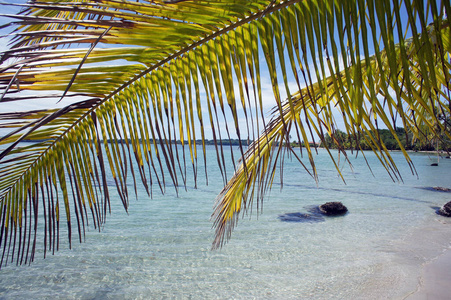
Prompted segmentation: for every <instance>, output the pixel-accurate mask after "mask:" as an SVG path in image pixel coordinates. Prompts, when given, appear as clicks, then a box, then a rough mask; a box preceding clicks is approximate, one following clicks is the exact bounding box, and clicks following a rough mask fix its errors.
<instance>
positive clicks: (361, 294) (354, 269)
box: [0, 148, 451, 299]
mask: <svg viewBox="0 0 451 300" xmlns="http://www.w3.org/2000/svg"><path fill="white" fill-rule="evenodd" d="M212 150H213V148H210V149H209V153H208V155H211V154H212V153H211V152H212ZM366 156H367V158H368V160H369V163H370V165H371V167H372V171H373V173H374V176H373V175H372V174H371V172H370V171H369V169H368V167H367V166H366V163H365V161H364V160H363V158H362V156H361V155H359V157H357V158H355V157H351V158H350V160H351V162H352V164H353V167H354V172H352V171H351V170H350V169H349V167H347V166H346V165H344V164H343V174H344V176H345V179H346V185H345V184H344V183H343V182H342V181H341V179H340V178H339V177H338V176H337V172H336V170H335V169H334V166H333V165H332V163H331V162H330V160H329V159H328V157H327V154H326V153H325V152H324V151H321V150H320V152H319V155H318V156H316V162H317V166H318V171H319V183H318V185H317V184H316V183H315V182H314V180H313V179H312V178H311V177H309V175H307V174H306V172H305V171H304V170H303V168H302V166H300V165H299V164H298V163H296V162H294V161H293V162H290V161H286V164H285V173H284V185H283V190H282V191H280V184H279V183H275V184H274V185H273V189H272V191H271V193H270V194H269V195H268V196H267V197H266V200H265V201H264V207H263V212H262V213H261V214H259V215H257V213H256V211H255V210H254V212H253V213H252V214H251V215H248V216H244V218H241V219H240V221H239V223H238V226H237V227H236V229H235V231H234V233H233V235H232V239H231V240H230V241H229V242H228V243H227V244H226V245H225V246H224V247H223V248H222V249H221V250H218V251H211V250H210V246H211V242H212V241H213V233H214V230H213V229H212V228H211V225H212V223H211V221H210V220H209V218H210V215H211V212H212V207H213V204H214V200H215V197H216V195H217V194H218V193H219V192H220V190H221V187H222V180H221V178H220V173H219V171H218V170H217V168H216V166H215V165H214V163H215V162H216V160H215V159H211V160H210V162H212V163H213V164H212V166H211V167H209V169H208V170H209V185H208V186H205V184H204V183H205V182H204V177H202V175H199V178H200V179H199V182H198V189H194V188H193V187H192V186H193V185H192V184H191V187H188V191H187V192H185V191H184V190H183V189H181V191H180V193H179V196H178V197H177V195H176V193H175V192H174V191H173V190H172V189H170V188H168V191H167V193H166V195H164V196H160V195H159V194H158V193H157V192H156V191H157V188H156V187H154V189H155V192H154V197H153V199H148V197H147V196H146V194H145V192H144V191H143V190H139V191H138V193H139V195H138V200H134V199H131V205H130V209H129V213H128V215H127V214H126V213H125V212H124V211H123V208H122V207H121V204H120V201H119V199H118V198H117V199H113V201H112V204H113V207H112V210H113V212H112V215H110V216H108V219H107V223H106V225H105V227H104V228H103V230H102V232H100V233H99V232H97V231H95V230H94V229H91V230H90V231H88V232H87V234H86V242H85V243H83V244H78V243H77V242H74V243H73V249H72V250H69V249H68V246H67V243H66V240H65V237H66V236H65V235H64V234H62V235H61V237H62V239H61V240H62V243H61V245H60V251H59V252H58V253H57V254H56V255H54V256H52V255H50V256H48V257H47V258H46V259H45V260H44V259H43V258H42V256H43V255H42V251H41V250H40V249H39V252H38V253H37V254H36V260H35V262H33V263H32V264H31V266H20V267H16V266H15V265H8V266H7V267H5V268H4V269H2V270H1V271H0V298H2V299H39V298H41V299H350V298H354V299H356V298H357V299H358V298H360V299H381V298H384V297H385V298H391V299H397V298H399V299H402V298H403V297H404V296H405V295H406V294H408V293H409V292H410V291H411V289H414V288H415V284H416V281H417V278H416V276H417V275H418V274H417V273H418V270H419V267H420V266H421V264H423V263H424V262H426V261H428V260H430V259H432V258H433V257H435V256H436V255H437V254H438V253H439V252H441V251H443V250H444V249H446V248H448V247H449V246H450V244H449V241H450V239H448V240H447V241H445V242H440V241H439V238H441V237H443V236H446V237H449V236H450V235H451V234H450V233H451V224H450V223H449V222H448V221H447V220H446V218H444V217H441V216H438V215H436V214H435V210H434V209H433V208H432V207H437V206H441V205H443V204H444V203H446V202H448V201H450V200H451V193H444V192H437V191H433V190H430V189H425V188H427V187H433V186H443V187H448V188H451V160H450V159H442V160H441V161H440V164H439V166H438V167H431V166H430V164H431V162H434V161H435V160H436V159H435V157H434V156H429V155H426V154H418V153H412V154H411V158H412V159H413V161H414V163H415V167H416V169H417V171H418V173H419V178H417V177H416V176H413V175H411V173H410V169H409V168H408V166H407V164H406V163H405V161H404V159H403V156H402V154H400V153H396V152H395V153H393V157H394V158H395V161H396V162H397V165H398V167H399V168H400V170H401V173H402V175H403V179H404V182H403V183H394V182H392V181H391V179H390V178H389V176H388V175H387V173H386V172H385V170H384V169H383V168H382V167H381V166H380V165H379V164H378V162H377V161H376V158H375V156H374V155H373V154H371V153H366ZM199 169H200V170H201V168H199ZM277 178H278V177H277ZM277 181H278V180H277V179H276V182H277ZM130 188H131V191H132V187H130ZM327 201H341V202H343V203H344V204H345V205H346V206H347V207H348V209H349V213H348V214H347V215H345V216H343V217H338V218H325V219H324V220H321V221H320V222H298V223H296V222H282V221H281V220H280V219H279V218H278V217H279V216H280V215H282V214H285V213H296V212H303V213H305V212H307V211H308V209H309V207H310V206H312V205H319V204H322V203H324V202H327ZM428 230H430V231H428ZM426 231H427V234H425V232H426Z"/></svg>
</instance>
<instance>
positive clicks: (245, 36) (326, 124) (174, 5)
mask: <svg viewBox="0 0 451 300" xmlns="http://www.w3.org/2000/svg"><path fill="white" fill-rule="evenodd" d="M22 6H23V8H24V10H23V12H22V13H21V14H18V15H11V16H9V17H11V18H13V22H12V24H11V26H13V27H14V26H16V27H17V30H16V32H14V34H13V39H12V43H11V48H10V49H9V50H7V51H5V52H4V53H3V55H2V57H1V62H2V65H1V66H0V94H1V100H0V102H5V103H12V102H13V101H17V100H24V99H27V100H29V101H39V99H41V98H45V97H47V98H48V97H54V98H55V102H56V101H59V100H61V101H65V102H66V103H67V102H69V103H70V104H68V105H67V106H66V107H65V108H63V109H59V110H39V111H33V112H24V113H2V114H0V128H9V129H10V130H11V131H10V132H9V133H8V134H6V135H5V136H4V137H3V138H0V144H2V145H4V147H5V149H4V150H3V151H2V152H1V153H0V173H1V175H2V176H0V201H1V204H2V206H1V209H0V218H1V224H2V227H1V232H0V236H1V237H0V243H1V244H0V247H1V248H2V249H3V253H4V255H3V257H2V262H1V263H0V265H1V264H4V263H6V259H9V260H11V261H13V262H16V263H23V262H27V261H28V260H30V261H31V260H33V258H34V250H35V247H36V240H37V235H38V233H42V235H43V236H44V242H43V245H44V250H45V251H47V250H49V251H50V250H52V251H54V250H56V249H57V247H58V241H59V239H58V234H59V226H60V221H61V222H66V223H67V224H68V233H69V240H71V238H72V227H73V226H74V225H73V223H76V224H77V226H76V228H77V231H78V237H79V239H80V241H81V240H82V238H83V233H84V230H85V227H86V226H88V225H89V224H91V223H92V224H93V226H94V227H96V228H100V225H101V224H102V223H103V222H104V220H105V216H106V213H107V212H108V211H109V200H110V191H109V189H108V184H107V177H110V176H111V178H112V179H113V181H114V185H115V186H116V189H117V192H118V195H119V198H120V199H121V201H122V202H123V205H124V207H125V208H127V207H128V201H129V197H130V192H129V191H128V188H127V186H128V183H127V182H128V181H134V186H135V189H136V181H138V180H140V181H141V182H142V184H143V186H144V188H145V189H146V190H147V192H148V193H149V195H150V194H152V192H153V186H154V185H156V186H158V189H160V190H161V191H162V192H164V191H165V186H166V185H167V183H166V181H167V179H168V178H169V180H170V181H171V182H172V183H173V184H174V186H175V188H176V189H178V188H179V187H180V186H184V185H186V178H187V176H189V175H188V174H187V171H186V170H187V165H190V168H192V169H193V174H194V177H195V179H196V178H197V175H198V173H199V171H198V170H197V160H198V156H199V154H198V152H203V153H204V154H205V139H206V133H207V132H209V133H210V135H211V136H212V137H213V140H214V143H215V146H216V151H217V156H216V158H217V161H218V164H219V167H220V169H221V171H222V172H223V176H224V180H227V175H226V170H227V169H230V166H227V164H226V162H225V161H226V160H225V159H224V151H227V150H225V149H224V147H223V145H222V140H223V139H230V138H231V137H234V136H236V137H237V138H238V140H239V141H240V142H241V141H242V140H245V139H248V140H252V141H253V143H252V144H251V146H250V147H249V149H248V150H247V152H246V150H245V149H244V146H245V145H243V144H240V151H241V156H242V158H241V162H242V163H243V165H242V166H240V167H237V168H236V173H235V175H234V176H233V177H232V179H231V180H230V181H229V183H228V184H227V186H226V187H225V189H224V191H223V192H222V193H221V195H220V196H219V199H220V201H219V202H218V203H219V204H218V206H217V207H216V211H215V214H214V217H215V218H216V220H215V224H216V226H217V228H218V229H217V238H216V241H215V243H214V245H215V246H219V245H220V244H222V243H223V241H224V237H225V233H230V232H231V228H232V227H233V224H234V223H235V221H236V219H237V216H238V213H239V212H240V211H241V210H242V208H248V207H249V206H250V202H251V201H252V199H253V198H254V197H257V199H258V201H260V200H261V197H263V195H264V193H265V191H266V189H267V188H270V186H271V183H272V181H273V179H274V174H275V173H274V172H275V170H276V167H275V166H276V165H275V162H277V161H278V160H279V156H280V153H281V151H282V150H283V148H282V146H283V144H285V143H286V142H287V141H288V136H289V134H290V130H291V131H292V132H295V134H296V136H297V137H298V140H299V141H301V140H304V141H308V140H310V139H320V140H323V139H324V137H325V135H326V134H327V133H328V134H330V135H331V136H332V137H333V133H334V129H336V128H337V125H336V124H337V121H336V116H335V115H334V114H333V110H334V109H335V108H338V110H339V112H340V113H341V115H342V116H343V123H344V126H345V129H346V131H347V132H348V133H349V134H351V135H352V136H354V137H355V139H356V140H358V139H359V138H363V139H366V140H368V143H370V144H371V145H372V147H373V149H374V150H375V151H378V153H380V154H379V157H380V161H381V162H382V163H383V164H384V165H385V166H386V168H387V169H388V171H389V172H390V173H391V174H392V176H394V177H396V176H399V174H397V172H396V166H395V165H394V164H393V162H392V161H391V158H390V156H389V154H388V152H387V151H386V149H385V147H384V145H383V144H382V143H380V141H379V139H378V136H377V132H376V131H375V129H377V128H378V126H379V125H381V124H384V125H385V126H386V127H388V128H389V129H390V130H391V131H392V132H393V128H394V127H395V126H396V123H397V120H398V119H399V120H401V121H402V122H403V124H404V127H406V128H408V129H411V130H412V131H413V132H414V133H415V135H416V137H417V138H422V132H421V131H420V130H419V128H422V127H421V126H423V125H425V126H426V127H428V128H430V127H431V126H441V125H440V122H437V117H436V113H437V112H438V111H441V112H442V113H449V101H450V97H449V84H450V74H449V65H450V61H449V50H450V46H449V45H450V43H449V24H448V20H447V18H446V15H449V13H450V6H449V3H448V2H447V1H443V2H440V3H436V2H434V1H432V2H427V3H426V4H424V3H423V2H422V1H411V2H410V1H408V2H406V1H394V2H390V1H371V0H370V1H363V0H357V1H326V0H324V1H313V0H312V1H294V0H292V1H269V0H265V1H264V0H252V1H249V0H246V1H242V0H227V1H226V0H205V1H194V0H193V1H190V0H186V1H150V2H149V1H116V0H98V1H92V2H89V1H81V2H79V1H66V2H62V1H55V0H47V1H40V2H38V1H31V2H29V3H27V4H23V5H22ZM399 12H403V14H402V15H400V13H399ZM431 22H432V25H429V26H428V25H427V24H429V23H431ZM426 33H427V34H426ZM406 34H408V35H409V36H412V38H411V39H407V38H406V37H405V35H406ZM265 70H267V71H265ZM263 76H265V77H267V78H269V81H270V83H271V86H272V91H273V103H274V105H275V108H274V110H273V111H272V115H273V119H272V120H270V121H269V122H267V121H266V120H265V118H264V115H265V112H264V108H265V103H264V96H266V95H262V86H263V82H264V80H265V78H263ZM291 81H293V82H294V84H292V82H291ZM293 86H295V88H293ZM296 91H297V92H296ZM284 94H286V95H287V96H288V97H287V101H286V102H284V101H283V98H284V96H282V95H284ZM55 95H56V97H55ZM80 98H81V99H82V101H80V102H75V103H71V102H70V99H77V100H76V101H79V99H80ZM0 104H1V103H0ZM242 119H244V122H243V121H242ZM229 121H230V122H229ZM243 124H244V125H243ZM262 128H263V130H261V129H262ZM260 132H262V133H261V136H259V137H257V136H256V135H255V134H256V133H260ZM199 137H200V138H199ZM199 139H200V140H201V141H202V143H201V145H202V150H199V151H198V149H197V147H198V146H197V144H196V140H199ZM178 140H180V141H181V143H182V148H181V149H179V147H177V146H176V142H177V141H178ZM24 141H34V143H31V144H30V143H24ZM185 151H187V152H188V153H189V154H188V155H185ZM312 151H313V149H311V148H310V147H309V146H307V148H306V153H307V156H308V160H309V162H308V164H304V165H305V168H306V170H307V171H308V172H310V173H311V174H312V176H313V177H315V178H316V176H317V175H316V171H315V165H314V156H313V154H312ZM232 154H233V152H232ZM406 155H407V154H406ZM186 157H187V158H186ZM203 157H204V159H205V155H204V156H203ZM331 157H332V156H331ZM233 160H235V158H233ZM299 161H300V162H301V163H302V158H299ZM408 162H410V161H408ZM132 165H136V169H135V168H133V167H132ZM205 165H206V164H205ZM205 172H206V169H205ZM110 174H111V175H110ZM243 201H244V202H243ZM74 220H75V221H74ZM41 222H42V223H41Z"/></svg>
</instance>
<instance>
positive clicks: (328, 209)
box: [319, 202, 348, 216]
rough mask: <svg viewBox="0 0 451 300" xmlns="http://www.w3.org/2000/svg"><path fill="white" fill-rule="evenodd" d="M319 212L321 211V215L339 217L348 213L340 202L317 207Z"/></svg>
mask: <svg viewBox="0 0 451 300" xmlns="http://www.w3.org/2000/svg"><path fill="white" fill-rule="evenodd" d="M319 210H320V211H321V213H323V214H325V215H328V216H339V215H344V214H345V213H347V212H348V209H347V208H346V206H344V205H343V203H341V202H327V203H324V204H323V205H320V206H319Z"/></svg>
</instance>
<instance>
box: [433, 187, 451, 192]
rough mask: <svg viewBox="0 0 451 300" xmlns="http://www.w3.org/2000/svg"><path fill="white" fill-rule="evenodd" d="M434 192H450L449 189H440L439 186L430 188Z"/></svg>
mask: <svg viewBox="0 0 451 300" xmlns="http://www.w3.org/2000/svg"><path fill="white" fill-rule="evenodd" d="M432 188H433V189H434V190H436V191H440V192H451V189H449V188H446V187H441V186H434V187H432Z"/></svg>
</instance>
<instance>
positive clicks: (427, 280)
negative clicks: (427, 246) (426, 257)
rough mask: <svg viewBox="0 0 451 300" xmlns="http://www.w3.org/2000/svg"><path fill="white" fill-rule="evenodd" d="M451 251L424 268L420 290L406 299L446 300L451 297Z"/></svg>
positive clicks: (420, 279) (420, 280)
mask: <svg viewBox="0 0 451 300" xmlns="http://www.w3.org/2000/svg"><path fill="white" fill-rule="evenodd" d="M450 270H451V250H446V251H445V252H444V253H443V254H441V255H440V256H438V257H437V258H435V259H434V260H432V261H430V262H428V263H426V264H425V265H424V266H423V269H422V272H421V274H420V278H419V283H418V289H417V290H416V291H415V292H414V293H413V294H411V295H409V296H408V297H406V299H408V300H424V299H435V300H445V299H450V297H451V284H450V283H451V272H450Z"/></svg>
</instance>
